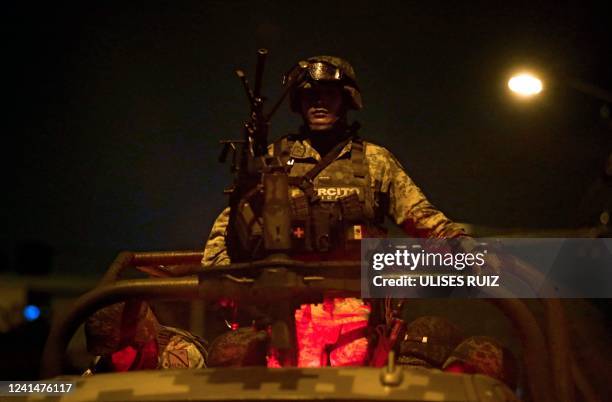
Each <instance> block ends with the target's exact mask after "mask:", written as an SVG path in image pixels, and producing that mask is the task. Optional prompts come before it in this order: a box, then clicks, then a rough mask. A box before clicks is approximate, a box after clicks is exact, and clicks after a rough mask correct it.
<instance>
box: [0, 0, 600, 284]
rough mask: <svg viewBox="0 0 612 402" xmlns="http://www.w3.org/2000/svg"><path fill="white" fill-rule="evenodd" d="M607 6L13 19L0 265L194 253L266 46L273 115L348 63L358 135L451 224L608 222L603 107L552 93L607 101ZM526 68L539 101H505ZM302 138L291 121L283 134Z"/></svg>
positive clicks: (143, 8) (111, 8)
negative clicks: (291, 72) (302, 76)
mask: <svg viewBox="0 0 612 402" xmlns="http://www.w3.org/2000/svg"><path fill="white" fill-rule="evenodd" d="M594 4H595V3H592V4H588V3H581V5H580V6H579V5H577V4H576V5H568V4H561V5H559V4H555V3H553V2H549V3H546V2H538V4H532V3H524V4H521V3H517V2H506V4H504V5H492V4H491V3H489V2H483V3H464V2H461V4H460V5H459V4H451V3H450V2H441V3H432V2H391V3H385V2H375V3H374V2H359V1H354V2H348V1H342V2H330V1H326V2H317V1H311V2H306V3H286V2H270V1H265V2H242V1H235V2H232V1H227V2H225V1H223V2H221V1H219V2H204V1H193V2H187V1H185V2H159V3H158V2H155V3H154V2H146V3H139V4H137V3H131V4H122V3H119V2H117V3H112V2H111V3H108V2H99V3H94V4H91V3H88V4H80V5H66V4H56V3H53V4H46V5H36V6H35V5H34V4H19V5H16V4H13V5H12V6H6V7H5V12H4V13H3V14H4V19H5V22H4V24H3V26H4V27H5V30H6V32H5V35H4V42H5V46H4V49H3V64H4V66H3V67H4V70H5V74H4V78H5V85H6V88H7V89H8V92H5V95H6V97H5V101H6V104H5V106H4V110H5V118H6V121H7V122H8V124H7V125H6V126H5V130H3V134H4V135H3V144H4V146H3V150H4V152H3V153H4V154H5V158H4V161H5V162H7V165H8V166H7V168H6V169H5V172H8V178H7V179H6V180H5V186H4V188H5V191H4V195H5V196H4V197H3V198H4V201H5V202H8V207H6V208H4V207H3V208H2V210H3V221H4V223H3V225H2V226H3V229H4V230H3V231H2V239H1V243H2V261H3V262H2V267H3V268H5V269H9V270H12V269H19V264H20V261H21V260H22V258H21V259H20V251H19V250H22V249H24V247H25V250H26V251H25V252H24V253H26V254H27V250H29V248H28V247H30V246H31V245H37V247H43V248H44V247H46V248H47V249H48V251H49V253H50V254H52V255H53V258H52V261H53V262H52V263H50V264H51V265H52V268H53V270H55V271H57V272H70V273H75V274H79V275H80V274H86V273H92V274H97V273H99V272H101V271H102V270H103V269H104V268H105V267H106V266H107V264H108V263H109V262H110V261H111V260H112V258H113V257H114V256H115V255H116V253H117V252H118V251H120V250H124V249H129V250H163V249H166V250H167V249H201V248H202V246H203V243H204V241H205V238H206V236H207V233H208V230H209V228H210V225H211V223H212V221H213V220H214V218H215V216H216V214H217V213H218V212H219V211H220V210H221V209H222V208H223V206H224V205H225V203H226V200H225V198H224V197H223V195H222V190H223V188H224V187H225V186H227V185H228V184H229V183H230V181H231V177H230V175H229V173H228V168H227V166H222V165H220V164H218V162H217V156H218V153H219V150H220V148H219V146H218V141H219V140H220V139H223V138H238V137H239V136H240V135H241V134H240V128H241V125H242V123H243V121H244V120H245V119H246V118H247V113H248V109H247V102H246V99H245V97H244V94H243V92H242V88H241V85H240V82H239V81H238V79H237V78H236V76H235V74H234V69H235V68H238V67H243V68H245V69H246V71H247V72H248V73H249V74H250V76H251V77H252V74H253V70H254V63H255V51H256V49H257V48H259V47H266V48H268V49H269V50H270V56H269V59H268V66H267V70H266V73H265V79H264V90H265V93H266V94H267V95H268V96H269V98H270V99H276V97H277V95H278V94H279V93H280V76H281V75H282V73H284V72H285V71H286V70H287V69H289V68H290V67H291V66H292V65H293V64H294V63H295V62H296V61H297V60H300V59H303V58H306V57H309V56H312V55H315V54H333V55H338V56H341V57H344V58H346V59H348V60H349V61H350V62H351V63H353V65H354V67H355V70H356V72H357V76H358V80H359V83H360V85H361V88H362V92H363V98H364V104H365V108H364V110H363V111H361V112H359V113H354V114H353V115H352V117H353V118H356V119H358V120H359V121H360V122H361V123H362V126H363V129H362V134H363V136H364V137H365V138H367V139H371V140H373V141H375V142H377V143H379V144H381V145H384V146H386V147H388V148H389V149H390V150H392V152H393V153H394V154H396V155H397V157H398V158H399V159H400V161H401V162H402V163H403V164H404V167H405V168H406V170H407V171H408V173H409V174H410V175H411V177H412V178H413V179H414V181H415V182H416V183H417V184H419V185H420V186H421V188H422V189H423V191H424V192H425V193H426V195H427V196H428V197H429V198H430V200H431V201H432V202H433V203H434V204H435V205H437V206H438V207H439V208H440V209H441V210H443V211H444V212H445V213H446V214H447V215H449V216H450V217H451V218H453V219H455V220H457V221H460V222H470V223H476V224H481V225H488V226H497V227H523V228H563V227H576V226H579V225H584V224H589V223H595V222H591V221H590V220H589V219H591V218H592V216H595V217H596V216H597V214H595V215H593V214H594V213H596V212H598V211H590V210H589V208H590V207H589V205H590V204H589V203H588V202H587V203H586V205H587V207H585V206H584V205H585V204H584V201H583V200H584V197H585V194H586V193H587V191H588V189H589V187H590V186H592V185H593V183H594V182H595V181H596V180H597V179H598V177H599V176H600V175H601V172H602V164H603V161H604V160H605V158H606V156H607V155H608V153H609V151H610V138H611V137H612V135H611V134H612V131H610V129H609V127H608V126H609V123H608V122H609V120H608V121H605V120H603V119H602V118H601V117H600V112H599V109H600V107H601V106H602V102H601V101H597V100H594V99H593V98H590V97H588V96H586V95H583V94H581V93H579V92H577V91H575V90H572V89H570V88H568V87H567V86H566V85H564V83H563V82H560V83H558V85H553V84H551V83H550V82H549V81H546V78H547V77H548V75H547V74H550V72H551V71H555V72H561V73H564V74H568V75H570V76H573V77H577V78H579V79H581V80H584V81H587V82H591V83H593V84H596V85H598V86H601V87H603V88H608V89H611V88H612V77H611V74H610V66H611V64H610V49H611V46H610V45H611V38H612V35H610V33H611V32H610V31H611V28H610V25H611V24H610V23H609V22H610V21H609V15H606V14H605V13H604V12H603V9H599V8H598V7H597V6H595V5H594ZM517 67H529V68H531V69H533V70H535V71H538V72H541V73H543V76H544V79H545V85H546V91H544V93H543V94H542V95H541V96H540V97H538V98H537V99H534V100H531V101H529V102H518V101H517V100H516V99H515V98H513V97H512V96H511V95H510V94H509V93H508V91H507V90H506V86H505V85H506V81H507V78H508V74H509V73H510V72H511V71H513V69H515V68H517ZM299 123H300V118H299V116H296V115H291V114H290V112H289V110H288V108H287V107H286V105H285V106H284V107H283V108H282V109H281V111H280V112H279V113H278V114H277V117H276V118H275V120H274V121H273V123H272V137H273V138H275V137H277V136H280V135H282V134H284V133H285V132H287V131H288V130H291V129H295V127H297V125H299ZM581 205H582V206H581ZM593 208H595V207H593ZM585 216H587V218H585Z"/></svg>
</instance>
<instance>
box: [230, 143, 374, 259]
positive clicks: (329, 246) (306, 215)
mask: <svg viewBox="0 0 612 402" xmlns="http://www.w3.org/2000/svg"><path fill="white" fill-rule="evenodd" d="M351 141H352V142H351V149H350V152H345V153H344V154H342V155H340V156H338V157H336V158H333V159H332V160H329V156H326V157H324V158H323V159H322V161H317V160H315V159H314V158H312V157H310V156H308V155H306V152H305V151H306V150H305V148H304V145H303V144H302V143H301V142H298V138H296V137H295V136H291V135H289V136H286V137H283V138H281V139H280V140H278V141H276V142H275V143H274V144H273V148H272V149H273V157H274V158H279V159H280V162H281V163H282V165H283V166H285V171H286V173H287V175H288V179H289V204H290V220H291V227H290V230H291V250H290V254H291V255H293V256H301V255H304V254H308V253H326V252H339V253H340V254H342V253H345V255H347V256H348V255H350V256H351V257H356V256H358V255H359V250H360V240H361V239H362V238H364V237H379V236H381V235H383V234H384V229H382V228H381V224H382V222H383V220H384V216H383V214H382V208H378V207H377V206H378V205H379V200H378V195H377V194H375V193H374V191H373V189H372V187H371V185H370V174H369V169H368V166H367V161H366V159H365V144H364V142H363V140H361V139H360V138H359V137H357V136H353V137H352V138H351ZM330 154H331V152H330ZM314 171H316V172H318V173H316V175H315V176H312V174H313V172H314ZM310 176H312V177H310ZM305 177H306V178H309V179H308V180H305ZM258 199H259V200H261V197H251V202H242V203H241V204H240V205H241V209H240V210H239V211H237V218H236V220H235V223H234V224H233V225H232V224H230V228H229V230H228V236H227V241H228V252H229V254H230V258H231V259H232V261H240V260H248V259H257V258H261V257H263V255H262V253H261V248H262V247H261V244H262V242H261V233H262V226H263V221H262V218H261V214H260V212H261V207H260V205H258V204H259V203H260V202H258V201H256V200H258Z"/></svg>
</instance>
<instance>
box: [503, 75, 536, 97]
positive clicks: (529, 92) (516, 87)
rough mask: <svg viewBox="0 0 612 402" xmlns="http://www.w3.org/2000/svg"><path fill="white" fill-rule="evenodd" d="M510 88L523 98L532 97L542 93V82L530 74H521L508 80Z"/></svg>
mask: <svg viewBox="0 0 612 402" xmlns="http://www.w3.org/2000/svg"><path fill="white" fill-rule="evenodd" d="M508 88H510V90H511V91H512V92H514V93H516V94H518V95H520V96H522V97H531V96H534V95H537V94H539V93H540V92H542V80H540V79H539V78H538V77H536V76H535V75H533V74H530V73H520V74H516V75H514V76H512V78H510V79H509V80H508Z"/></svg>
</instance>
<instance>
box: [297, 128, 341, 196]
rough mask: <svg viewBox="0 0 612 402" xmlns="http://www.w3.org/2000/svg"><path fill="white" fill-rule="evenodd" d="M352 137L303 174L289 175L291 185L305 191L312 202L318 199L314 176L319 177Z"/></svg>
mask: <svg viewBox="0 0 612 402" xmlns="http://www.w3.org/2000/svg"><path fill="white" fill-rule="evenodd" d="M351 139H352V138H348V139H346V140H344V141H342V142H341V143H339V144H338V145H336V146H335V147H334V148H333V149H332V150H331V151H329V152H328V153H327V155H325V156H324V157H323V158H321V160H320V161H319V163H317V164H316V165H315V166H314V167H313V168H312V169H310V170H309V171H308V172H306V173H305V174H304V175H303V176H300V177H289V185H293V186H297V187H299V188H300V189H301V190H302V191H303V192H304V194H306V196H307V197H308V198H309V199H310V201H311V202H314V201H317V200H318V198H319V197H318V196H317V194H316V193H315V192H314V183H313V180H314V178H315V177H317V175H318V174H319V173H321V171H322V170H323V169H325V168H326V167H327V166H329V164H330V163H332V162H333V161H334V160H335V159H336V158H337V157H338V155H340V152H342V149H343V148H344V147H345V146H346V144H348V143H349V141H350V140H351Z"/></svg>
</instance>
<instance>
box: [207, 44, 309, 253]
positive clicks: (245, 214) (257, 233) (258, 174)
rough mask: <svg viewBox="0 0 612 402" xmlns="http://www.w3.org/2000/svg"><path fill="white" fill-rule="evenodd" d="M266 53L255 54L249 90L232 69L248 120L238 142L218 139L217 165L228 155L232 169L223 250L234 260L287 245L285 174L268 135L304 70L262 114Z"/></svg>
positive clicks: (238, 72)
mask: <svg viewBox="0 0 612 402" xmlns="http://www.w3.org/2000/svg"><path fill="white" fill-rule="evenodd" d="M267 55H268V51H267V50H266V49H259V50H258V51H257V64H256V68H255V83H254V88H253V89H252V90H251V88H250V86H249V82H248V80H247V78H246V74H245V73H244V71H242V70H236V75H237V76H238V78H239V79H240V81H241V82H242V86H243V87H244V90H245V93H246V96H247V99H248V101H249V104H250V116H249V119H248V120H247V121H246V123H245V124H244V128H243V139H242V140H223V141H221V143H222V144H223V149H222V151H221V155H220V157H219V161H220V162H222V163H224V162H225V161H226V160H227V156H228V154H229V152H230V151H231V152H232V163H231V167H230V171H231V172H232V173H233V174H234V183H233V185H232V187H231V188H230V189H228V190H226V191H225V193H226V194H229V206H230V220H229V225H228V234H227V249H228V253H229V254H230V257H231V259H232V261H241V260H242V261H244V260H252V259H255V258H262V257H265V256H267V255H269V254H272V253H286V252H287V251H288V250H289V248H290V247H291V238H290V236H289V233H290V225H291V222H290V216H289V196H288V180H287V173H286V171H285V167H284V166H283V164H282V162H281V160H280V158H279V157H278V156H275V157H270V156H269V155H268V132H269V129H270V119H271V117H272V115H273V114H274V113H275V112H276V110H277V109H278V107H279V106H280V105H281V104H282V102H283V100H284V99H285V98H286V96H287V95H288V94H289V92H290V91H291V90H292V89H293V87H294V86H295V84H296V83H298V82H300V80H301V79H302V78H303V76H304V74H305V66H302V67H303V70H302V71H301V73H300V74H297V75H294V76H292V77H291V78H290V80H289V82H287V83H286V85H285V89H284V91H283V93H282V95H281V97H280V99H279V100H278V101H277V102H276V103H275V104H274V106H273V107H272V109H271V110H270V112H268V113H265V112H264V102H265V101H266V97H265V96H263V95H262V93H261V88H262V80H263V72H264V66H265V61H266V57H267Z"/></svg>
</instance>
